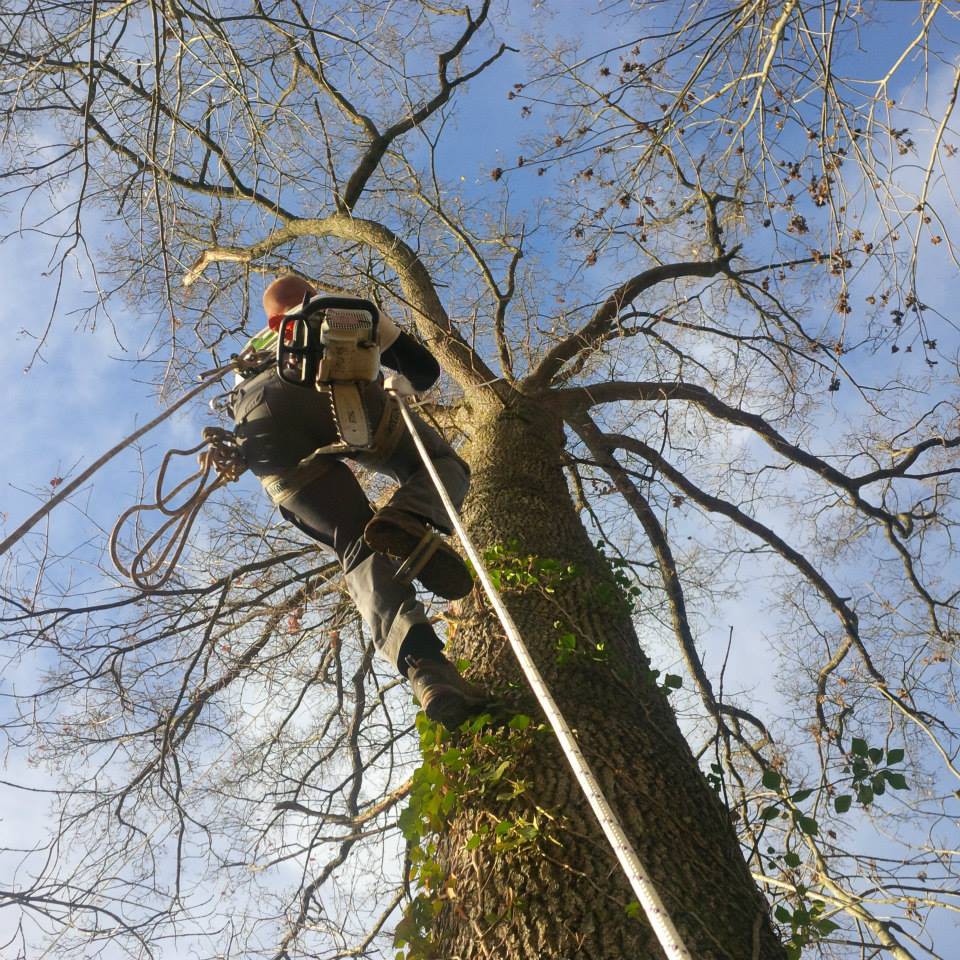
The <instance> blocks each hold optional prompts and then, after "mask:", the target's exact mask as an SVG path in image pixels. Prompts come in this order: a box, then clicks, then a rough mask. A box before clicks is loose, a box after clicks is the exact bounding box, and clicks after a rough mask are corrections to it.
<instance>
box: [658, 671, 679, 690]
mask: <svg viewBox="0 0 960 960" xmlns="http://www.w3.org/2000/svg"><path fill="white" fill-rule="evenodd" d="M663 685H664V686H665V687H669V688H670V689H671V690H679V689H680V688H681V687H682V686H683V677H678V676H677V675H676V674H675V673H668V674H667V675H666V676H665V677H664V678H663Z"/></svg>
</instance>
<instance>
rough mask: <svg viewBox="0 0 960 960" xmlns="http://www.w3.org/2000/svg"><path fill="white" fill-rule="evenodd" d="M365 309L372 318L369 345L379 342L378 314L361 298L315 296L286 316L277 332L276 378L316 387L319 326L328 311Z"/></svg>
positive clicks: (377, 311)
mask: <svg viewBox="0 0 960 960" xmlns="http://www.w3.org/2000/svg"><path fill="white" fill-rule="evenodd" d="M331 309H332V310H337V309H339V310H366V311H367V312H368V313H369V314H370V316H371V317H372V318H373V320H372V323H371V338H370V341H369V342H370V345H375V344H376V343H377V342H378V339H377V335H378V332H379V325H380V311H379V310H378V309H377V307H376V305H375V304H374V303H372V302H371V301H370V300H365V299H363V298H361V297H314V298H313V299H312V300H309V301H308V300H305V301H304V303H303V305H302V306H301V307H300V308H299V309H298V310H296V311H295V312H294V313H288V314H287V315H286V316H285V317H284V318H283V319H282V320H281V321H280V328H279V329H278V330H277V375H278V376H279V377H280V379H281V380H283V381H284V383H289V384H291V385H293V386H295V387H308V388H309V387H314V386H316V378H317V369H318V367H319V364H320V360H321V358H322V357H323V343H322V342H321V341H320V326H321V324H322V323H323V314H324V313H325V312H326V311H327V310H331Z"/></svg>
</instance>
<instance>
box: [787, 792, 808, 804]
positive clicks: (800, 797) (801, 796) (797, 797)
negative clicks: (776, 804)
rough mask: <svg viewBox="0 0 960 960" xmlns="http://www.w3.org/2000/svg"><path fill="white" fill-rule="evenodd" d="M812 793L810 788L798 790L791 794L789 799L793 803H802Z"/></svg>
mask: <svg viewBox="0 0 960 960" xmlns="http://www.w3.org/2000/svg"><path fill="white" fill-rule="evenodd" d="M812 793H813V791H812V790H798V791H797V792H796V793H794V794H791V796H790V799H791V800H792V801H793V802H794V803H803V801H804V800H806V799H807V797H809V796H810V795H811V794H812Z"/></svg>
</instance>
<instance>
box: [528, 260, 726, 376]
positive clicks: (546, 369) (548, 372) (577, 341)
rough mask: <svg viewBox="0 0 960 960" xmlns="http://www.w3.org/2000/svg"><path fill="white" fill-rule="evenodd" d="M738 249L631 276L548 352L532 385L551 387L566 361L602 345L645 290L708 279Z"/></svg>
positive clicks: (663, 265)
mask: <svg viewBox="0 0 960 960" xmlns="http://www.w3.org/2000/svg"><path fill="white" fill-rule="evenodd" d="M738 250H739V247H737V248H735V249H733V250H731V251H730V253H728V254H727V255H726V256H724V257H721V258H720V259H718V260H708V261H704V262H689V263H664V264H660V265H658V266H656V267H651V268H650V269H649V270H644V271H643V273H638V274H637V275H636V276H635V277H631V278H630V279H629V280H627V282H626V283H623V284H621V285H620V286H619V287H617V289H616V290H614V291H613V293H611V294H610V296H609V297H607V299H606V300H604V302H603V303H602V304H601V305H600V306H599V307H598V308H597V310H596V312H595V313H594V314H593V316H592V317H591V318H590V319H589V320H588V321H587V322H586V323H585V324H584V325H583V326H582V327H581V328H580V329H579V330H576V331H574V332H573V333H571V334H570V335H569V336H567V337H565V338H564V339H563V340H561V341H560V342H559V343H558V344H556V346H554V347H553V348H552V349H550V350H549V351H548V352H547V353H546V355H545V356H544V358H543V359H542V360H541V361H540V363H539V364H538V366H537V368H536V369H535V370H534V371H533V372H532V373H531V374H530V376H529V377H528V378H527V384H528V387H529V388H530V389H532V390H540V389H543V388H545V387H547V386H548V385H549V384H550V383H551V382H552V381H553V378H554V377H555V376H556V375H557V374H558V373H559V372H560V370H561V369H562V367H563V365H564V364H565V363H567V362H568V361H570V360H572V359H573V358H574V357H576V356H577V355H578V354H579V353H581V352H583V351H588V350H593V349H594V348H595V347H596V346H597V345H599V344H602V343H603V342H604V339H605V337H606V335H607V333H608V331H609V330H610V328H611V326H612V325H613V324H614V323H615V322H616V320H617V317H618V316H619V314H620V311H621V310H623V309H624V307H627V306H629V305H630V304H631V303H632V302H633V301H634V300H635V299H636V298H637V297H639V296H640V294H641V293H643V292H644V291H646V290H649V289H650V288H651V287H654V286H656V285H657V284H658V283H663V282H664V281H665V280H679V279H680V278H682V277H704V278H708V277H714V276H716V275H717V274H718V273H724V272H726V271H727V270H728V269H729V267H730V261H731V260H732V259H733V257H734V256H736V254H737V251H738Z"/></svg>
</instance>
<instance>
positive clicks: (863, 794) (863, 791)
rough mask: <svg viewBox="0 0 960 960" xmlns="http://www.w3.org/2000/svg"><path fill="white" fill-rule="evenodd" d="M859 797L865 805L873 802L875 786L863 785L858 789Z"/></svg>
mask: <svg viewBox="0 0 960 960" xmlns="http://www.w3.org/2000/svg"><path fill="white" fill-rule="evenodd" d="M857 799H858V800H859V801H860V802H861V803H862V804H863V805H864V806H865V807H868V806H870V804H871V803H873V787H861V788H860V789H859V790H858V791H857Z"/></svg>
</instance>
